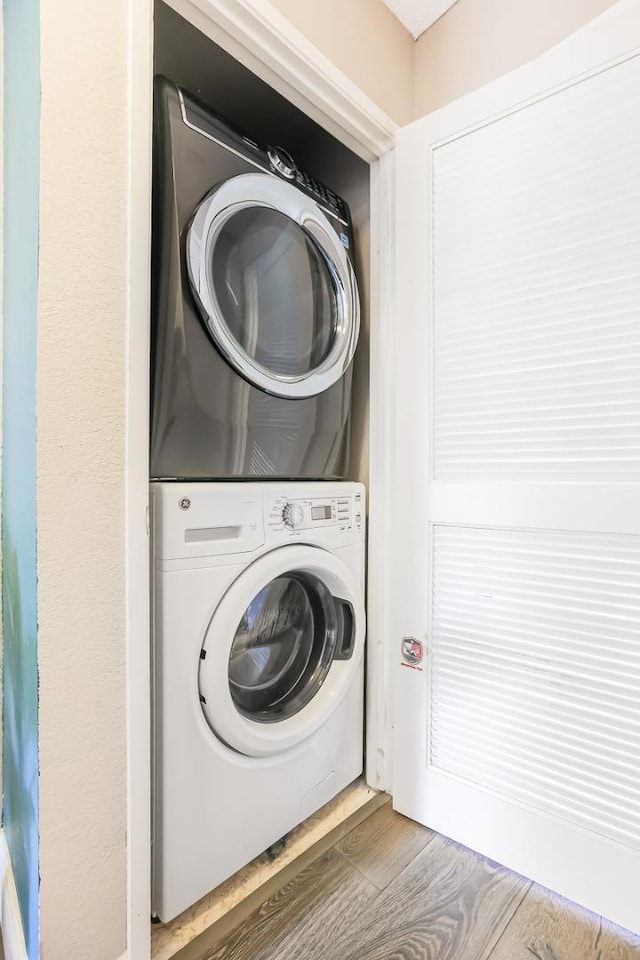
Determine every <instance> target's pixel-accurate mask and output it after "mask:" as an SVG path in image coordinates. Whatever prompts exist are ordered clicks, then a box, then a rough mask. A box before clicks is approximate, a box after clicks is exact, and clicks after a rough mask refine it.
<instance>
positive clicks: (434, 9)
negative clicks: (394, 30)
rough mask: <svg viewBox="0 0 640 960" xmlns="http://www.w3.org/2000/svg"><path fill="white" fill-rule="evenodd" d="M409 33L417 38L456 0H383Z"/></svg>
mask: <svg viewBox="0 0 640 960" xmlns="http://www.w3.org/2000/svg"><path fill="white" fill-rule="evenodd" d="M383 2H384V3H385V4H386V5H387V6H388V7H389V10H391V12H392V13H395V15H396V17H397V18H398V20H399V21H400V22H401V23H402V24H404V26H405V27H406V28H407V30H408V31H409V33H411V34H413V38H414V40H417V39H418V37H419V36H420V34H421V33H422V32H423V31H424V30H426V29H427V27H430V26H431V24H432V23H435V21H436V20H438V19H439V18H440V17H441V16H442V14H443V13H446V11H447V10H448V9H449V7H452V6H453V5H454V3H455V2H456V0H383Z"/></svg>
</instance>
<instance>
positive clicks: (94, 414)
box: [37, 0, 146, 960]
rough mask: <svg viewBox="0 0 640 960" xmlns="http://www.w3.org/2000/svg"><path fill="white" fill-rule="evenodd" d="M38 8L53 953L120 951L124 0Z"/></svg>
mask: <svg viewBox="0 0 640 960" xmlns="http://www.w3.org/2000/svg"><path fill="white" fill-rule="evenodd" d="M41 18H42V22H41V27H42V34H41V43H42V54H41V56H42V61H41V81H42V118H41V211H40V293H39V343H38V380H37V389H38V408H37V417H38V424H37V432H38V440H37V513H38V602H39V609H38V615H39V631H38V645H39V667H40V844H41V847H40V851H41V854H40V857H41V859H40V870H41V890H40V904H41V939H42V956H43V958H46V960H63V958H64V960H66V958H71V957H73V958H78V960H80V958H82V960H98V958H100V960H103V958H104V960H113V958H115V957H117V956H119V955H120V954H121V953H122V952H123V951H124V949H125V946H126V932H125V931H126V832H125V831H126V782H125V672H124V595H123V580H124V517H123V511H124V471H123V457H124V421H125V409H124V363H125V294H126V264H127V261H126V254H127V251H126V233H125V227H126V186H127V183H126V177H127V168H126V160H127V153H126V151H127V144H126V136H127V126H126V124H127V103H126V80H127V22H126V18H127V2H126V0H111V2H108V3H105V2H98V3H87V2H86V0H41ZM142 322H145V319H144V318H142ZM142 455H144V454H143V452H142ZM145 639H146V638H141V641H142V642H145Z"/></svg>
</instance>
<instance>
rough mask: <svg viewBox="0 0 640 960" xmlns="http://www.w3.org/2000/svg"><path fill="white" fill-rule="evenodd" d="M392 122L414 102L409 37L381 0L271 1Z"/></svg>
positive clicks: (404, 117) (403, 117) (407, 114)
mask: <svg viewBox="0 0 640 960" xmlns="http://www.w3.org/2000/svg"><path fill="white" fill-rule="evenodd" d="M271 2H272V3H273V5H274V7H276V8H277V9H278V10H279V11H280V12H281V13H283V14H284V16H285V17H287V19H288V20H290V21H291V23H292V24H293V26H294V27H296V28H297V29H298V30H299V31H300V32H301V33H303V34H304V35H305V36H306V37H308V38H309V40H310V41H311V42H312V43H313V44H314V45H315V46H316V47H317V48H318V49H319V50H321V51H322V52H323V53H324V54H325V55H326V56H327V57H328V58H329V59H330V60H332V61H333V63H335V64H336V66H337V67H339V68H340V70H342V72H343V73H345V74H346V75H347V76H348V77H349V78H350V79H351V80H353V82H354V83H356V84H357V85H358V86H359V87H360V89H361V90H363V91H364V93H366V94H367V96H368V97H370V98H371V99H372V100H373V101H374V102H375V103H377V104H378V106H379V107H380V108H381V109H382V110H384V111H385V113H387V114H388V116H390V117H391V118H392V119H393V120H395V121H396V123H399V124H402V123H408V122H409V121H410V120H411V118H412V116H413V112H412V104H413V46H414V44H413V38H412V36H411V34H410V33H409V32H408V30H405V28H404V27H403V26H402V24H401V23H400V21H399V20H397V19H396V17H394V15H393V14H392V13H391V11H390V10H389V9H388V8H387V7H385V5H384V4H383V3H382V0H271Z"/></svg>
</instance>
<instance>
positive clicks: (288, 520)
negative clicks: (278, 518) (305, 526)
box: [282, 503, 304, 530]
mask: <svg viewBox="0 0 640 960" xmlns="http://www.w3.org/2000/svg"><path fill="white" fill-rule="evenodd" d="M282 520H283V522H284V524H285V526H287V527H291V529H292V530H295V528H296V527H299V526H300V524H301V523H302V521H303V520H304V511H303V509H302V507H301V506H300V504H299V503H288V504H287V505H286V506H285V508H284V509H283V511H282Z"/></svg>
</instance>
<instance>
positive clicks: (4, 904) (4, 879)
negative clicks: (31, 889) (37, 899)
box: [0, 830, 28, 960]
mask: <svg viewBox="0 0 640 960" xmlns="http://www.w3.org/2000/svg"><path fill="white" fill-rule="evenodd" d="M0 927H1V928H2V945H3V948H4V960H28V957H27V945H26V942H25V938H24V929H23V926H22V915H21V913H20V904H19V903H18V891H17V889H16V881H15V877H14V875H13V867H12V866H11V857H10V855H9V847H8V845H7V838H6V836H5V832H4V830H0Z"/></svg>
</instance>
